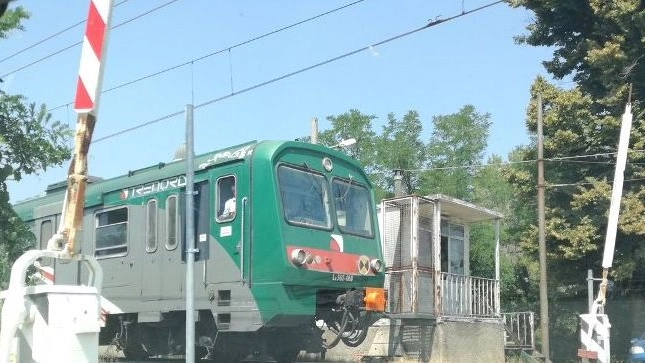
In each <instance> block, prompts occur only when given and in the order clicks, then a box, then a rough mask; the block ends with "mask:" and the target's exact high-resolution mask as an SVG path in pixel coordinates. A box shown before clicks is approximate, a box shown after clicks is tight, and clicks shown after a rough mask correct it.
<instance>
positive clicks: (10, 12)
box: [0, 6, 29, 39]
mask: <svg viewBox="0 0 645 363" xmlns="http://www.w3.org/2000/svg"><path fill="white" fill-rule="evenodd" d="M25 19H29V13H28V12H27V11H26V10H25V9H24V8H23V7H22V6H18V7H16V8H14V9H7V12H5V13H4V15H3V16H2V17H1V18H0V39H4V38H7V36H8V35H9V33H10V32H11V31H12V30H24V27H23V25H22V21H23V20H25Z"/></svg>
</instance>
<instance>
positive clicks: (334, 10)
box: [48, 0, 365, 112]
mask: <svg viewBox="0 0 645 363" xmlns="http://www.w3.org/2000/svg"><path fill="white" fill-rule="evenodd" d="M363 1H365V0H357V1H354V2H351V3H348V4H345V5H342V6H339V7H337V8H334V9H331V10H327V11H325V12H322V13H320V14H317V15H314V16H311V17H309V18H306V19H303V20H299V21H297V22H295V23H292V24H289V25H285V26H282V27H280V28H277V29H274V30H272V31H270V32H267V33H264V34H261V35H258V36H256V37H253V38H250V39H247V40H245V41H242V42H239V43H236V44H233V45H230V46H228V47H225V48H221V49H218V50H216V51H213V52H210V53H207V54H204V55H202V56H199V57H197V58H193V59H190V60H187V61H185V62H182V63H179V64H175V65H173V66H170V67H167V68H164V69H161V70H158V71H156V72H153V73H150V74H147V75H144V76H141V77H138V78H135V79H133V80H130V81H127V82H124V83H121V84H119V85H116V86H113V87H110V88H108V89H105V90H103V91H101V94H104V93H108V92H111V91H114V90H117V89H120V88H123V87H126V86H129V85H132V84H135V83H138V82H141V81H144V80H146V79H149V78H153V77H156V76H159V75H162V74H164V73H167V72H170V71H173V70H175V69H178V68H181V67H184V66H187V65H191V64H194V63H195V62H199V61H202V60H204V59H207V58H210V57H212V56H215V55H218V54H221V53H224V52H229V56H230V52H231V50H233V49H235V48H239V47H241V46H243V45H247V44H250V43H253V42H255V41H258V40H260V39H263V38H266V37H269V36H271V35H274V34H277V33H280V32H283V31H285V30H288V29H291V28H294V27H296V26H299V25H302V24H305V23H308V22H311V21H313V20H316V19H319V18H321V17H324V16H327V15H330V14H333V13H335V12H338V11H340V10H343V9H346V8H348V7H350V6H354V5H356V4H359V3H362V2H363ZM229 61H230V57H229ZM232 67H233V66H232V64H231V65H230V68H231V72H232ZM231 77H232V74H231ZM232 83H233V81H232V80H231V85H232ZM231 91H232V87H231ZM72 103H73V102H68V103H66V104H63V105H59V106H56V107H52V108H51V109H49V110H48V111H49V112H51V111H55V110H57V109H59V108H62V107H65V106H66V105H68V104H72Z"/></svg>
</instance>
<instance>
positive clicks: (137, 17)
mask: <svg viewBox="0 0 645 363" xmlns="http://www.w3.org/2000/svg"><path fill="white" fill-rule="evenodd" d="M177 1H179V0H170V1H168V2H165V3H163V4H161V5H159V6H157V7H155V8H152V9H150V10H148V11H146V12H143V13H141V14H139V15H137V16H135V17H133V18H130V19H128V20H126V21H124V22H121V23H119V24H116V25H114V26H113V27H111V28H110V30H112V29H116V28H118V27H120V26H123V25H125V24H128V23H130V22H132V21H134V20H137V19H139V18H142V17H144V16H146V15H149V14H151V13H153V12H155V11H157V10H159V9H161V8H163V7H165V6H168V5H170V4H172V3H174V2H177ZM82 43H83V41H82V40H81V41H79V42H76V43H74V44H70V45H68V46H66V47H64V48H62V49H59V50H57V51H55V52H53V53H50V54H48V55H46V56H44V57H42V58H39V59H37V60H35V61H33V62H31V63H28V64H25V65H23V66H21V67H19V68H16V69H14V70H12V71H11V72H9V73H6V74H4V75H2V76H0V78H5V77H7V76H9V75H12V74H14V73H17V72H20V71H22V70H24V69H26V68H29V67H31V66H33V65H36V64H38V63H40V62H42V61H44V60H47V59H49V58H51V57H53V56H55V55H57V54H60V53H62V52H64V51H66V50H69V49H71V48H74V47H75V46H77V45H80V44H82Z"/></svg>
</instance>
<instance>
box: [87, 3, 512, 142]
mask: <svg viewBox="0 0 645 363" xmlns="http://www.w3.org/2000/svg"><path fill="white" fill-rule="evenodd" d="M502 2H504V0H498V1H494V2H491V3H489V4H486V5H483V6H480V7H478V8H475V9H473V10H470V11H466V12H462V13H460V14H457V15H453V16H451V17H448V18H445V19H435V20H432V21H430V22H428V24H426V25H424V26H422V27H420V28H416V29H413V30H410V31H407V32H405V33H401V34H399V35H395V36H393V37H390V38H387V39H385V40H382V41H380V42H377V43H374V44H372V45H368V46H366V47H362V48H359V49H356V50H353V51H351V52H347V53H344V54H342V55H339V56H337V57H334V58H329V59H327V60H324V61H322V62H319V63H316V64H313V65H310V66H308V67H305V68H301V69H299V70H296V71H293V72H291V73H286V74H284V75H282V76H279V77H276V78H272V79H270V80H267V81H264V82H261V83H257V84H255V85H253V86H250V87H247V88H244V89H242V90H239V91H237V92H231V93H230V94H228V95H225V96H221V97H218V98H214V99H211V100H209V101H206V102H203V103H200V104H199V105H196V106H195V107H194V109H198V108H202V107H205V106H208V105H211V104H214V103H217V102H220V101H223V100H226V99H229V98H231V97H234V96H238V95H240V94H243V93H247V92H249V91H252V90H255V89H258V88H261V87H264V86H267V85H270V84H272V83H275V82H278V81H281V80H283V79H287V78H290V77H293V76H295V75H298V74H301V73H304V72H307V71H310V70H312V69H315V68H318V67H321V66H324V65H326V64H329V63H332V62H336V61H338V60H341V59H344V58H347V57H349V56H352V55H354V54H357V53H360V52H363V51H366V50H368V49H371V48H373V47H376V46H379V45H383V44H386V43H389V42H392V41H394V40H397V39H401V38H403V37H406V36H409V35H412V34H415V33H417V32H420V31H422V30H425V29H429V28H432V27H434V26H436V25H439V24H441V23H445V22H448V21H451V20H454V19H457V18H460V17H462V16H466V15H469V14H472V13H475V12H477V11H481V10H484V9H486V8H488V7H491V6H493V5H496V4H500V3H502ZM183 112H184V111H177V112H174V113H172V114H169V115H166V116H162V117H160V118H157V119H154V120H151V121H147V122H145V123H142V124H139V125H136V126H133V127H130V128H128V129H125V130H121V131H118V132H115V133H113V134H109V135H106V136H103V137H101V138H99V139H96V140H95V141H94V142H99V141H103V140H107V139H110V138H112V137H115V136H119V135H122V134H124V133H126V132H130V131H134V130H137V129H140V128H142V127H145V126H149V125H151V124H154V123H157V122H160V121H162V120H166V119H168V118H170V117H174V116H177V115H180V114H182V113H183Z"/></svg>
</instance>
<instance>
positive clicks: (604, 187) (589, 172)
mask: <svg viewBox="0 0 645 363" xmlns="http://www.w3.org/2000/svg"><path fill="white" fill-rule="evenodd" d="M511 4H512V5H514V6H522V7H525V8H527V9H529V10H532V11H533V12H534V14H535V18H534V20H533V23H532V24H530V25H529V26H528V28H527V29H528V33H527V34H525V35H521V36H519V37H518V38H517V40H518V41H519V42H521V43H525V44H529V45H534V46H552V47H555V51H554V54H553V58H552V59H551V60H550V61H547V62H545V67H546V69H547V70H548V71H549V73H551V75H552V76H554V77H555V78H556V79H562V78H564V77H571V78H572V79H573V80H574V81H575V83H576V85H575V87H573V88H571V89H566V90H565V89H561V88H559V87H556V86H554V85H552V84H549V83H548V82H547V81H546V80H544V79H541V78H538V79H536V81H535V82H534V84H533V86H532V90H531V95H532V98H531V104H530V106H529V110H528V117H527V126H528V128H529V130H530V131H531V132H532V133H535V132H536V119H537V118H536V113H537V107H536V102H535V99H536V95H537V94H538V93H540V94H541V95H542V98H543V99H544V101H545V102H544V153H545V158H546V159H547V162H546V165H545V168H546V176H545V179H546V181H547V190H546V191H547V192H546V206H547V210H546V227H547V230H546V233H547V235H546V237H547V251H548V252H549V253H548V261H549V264H548V266H549V284H550V285H549V287H550V290H551V291H550V299H552V301H556V300H557V301H561V302H562V301H564V300H566V299H567V298H569V297H570V296H571V294H570V291H576V290H582V291H584V288H585V283H586V281H585V280H584V277H585V276H586V270H587V269H593V270H594V271H599V270H600V263H601V257H602V251H603V245H604V237H605V231H606V229H607V213H608V209H609V199H610V194H611V189H612V185H611V182H612V179H613V173H614V169H615V165H614V163H615V151H616V149H617V143H618V134H619V129H620V115H621V114H622V113H623V110H624V105H625V102H626V101H628V100H630V97H631V102H632V104H633V106H634V114H635V115H636V117H635V122H634V124H633V128H632V133H631V142H630V150H631V151H630V153H629V155H628V163H629V164H628V166H627V168H626V171H625V179H626V183H625V185H624V188H623V200H622V205H621V215H620V220H619V225H618V235H617V241H618V243H617V245H616V251H615V258H614V262H613V269H612V271H611V278H612V279H615V280H616V282H617V283H616V287H617V290H618V291H619V293H620V294H629V293H630V291H634V289H642V288H644V287H645V286H644V284H643V282H642V281H641V282H638V281H636V280H634V279H632V276H634V275H635V274H643V273H645V268H644V267H643V266H645V264H644V262H645V246H644V244H643V235H645V225H644V223H643V222H642V219H643V218H642V216H643V212H644V211H645V204H644V201H645V199H644V197H645V186H643V185H642V183H641V182H639V180H641V179H642V177H643V175H645V169H644V168H643V167H642V163H643V161H644V160H643V159H644V157H645V155H644V154H643V152H642V151H641V150H643V149H645V129H644V127H643V123H642V122H641V120H640V117H641V116H642V113H641V110H642V109H643V97H644V96H645V95H644V93H643V92H644V91H645V90H644V88H643V87H645V82H644V81H645V66H644V64H643V61H644V60H643V52H642V49H643V45H644V42H645V37H643V34H645V4H643V3H642V2H639V1H601V0H584V1H576V0H558V1H555V0H512V1H511ZM630 91H631V92H630ZM534 150H535V144H534V143H533V145H530V146H528V147H525V148H522V149H520V151H519V152H518V153H520V154H522V156H521V158H522V160H524V161H529V160H534V159H535V157H536V154H535V151H534ZM507 176H508V177H509V180H510V181H511V182H512V183H513V185H514V186H515V187H516V190H517V191H518V201H519V202H520V203H522V202H524V203H525V204H530V203H532V202H531V200H534V199H535V185H536V177H535V166H534V165H532V166H531V168H529V167H528V166H527V165H526V164H524V165H516V166H515V167H514V168H513V169H512V170H511V171H510V172H509V173H508V175H507ZM523 227H524V228H517V231H522V232H520V233H518V234H517V237H518V239H519V240H520V241H521V243H522V246H523V248H524V250H525V252H526V253H527V255H535V254H536V251H537V228H536V219H533V220H532V221H530V222H529V223H527V222H524V226H523ZM552 306H553V304H552ZM559 306H562V305H561V304H559ZM576 309H577V310H576ZM584 310H586V306H584V304H581V305H580V306H577V307H576V308H570V309H564V310H560V311H554V313H553V314H552V319H551V321H552V327H555V334H554V335H553V341H555V342H556V346H555V347H554V351H556V352H557V351H558V349H561V350H562V352H564V349H568V348H567V347H565V345H571V344H575V343H574V342H573V341H572V340H569V341H567V340H566V339H564V337H567V336H570V335H571V334H570V333H571V332H572V331H575V330H576V326H575V325H576V324H577V319H572V317H575V316H576V314H578V313H580V312H583V311H584ZM610 315H611V314H610ZM615 328H616V329H612V332H615V333H617V334H614V333H612V346H613V347H614V348H615V347H621V346H623V348H625V349H626V347H624V344H625V342H628V341H629V336H620V335H621V334H625V335H628V334H631V333H630V332H629V327H620V328H618V327H615ZM559 337H563V339H559ZM559 342H563V344H562V345H561V346H560V345H559V344H557V343H559Z"/></svg>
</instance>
